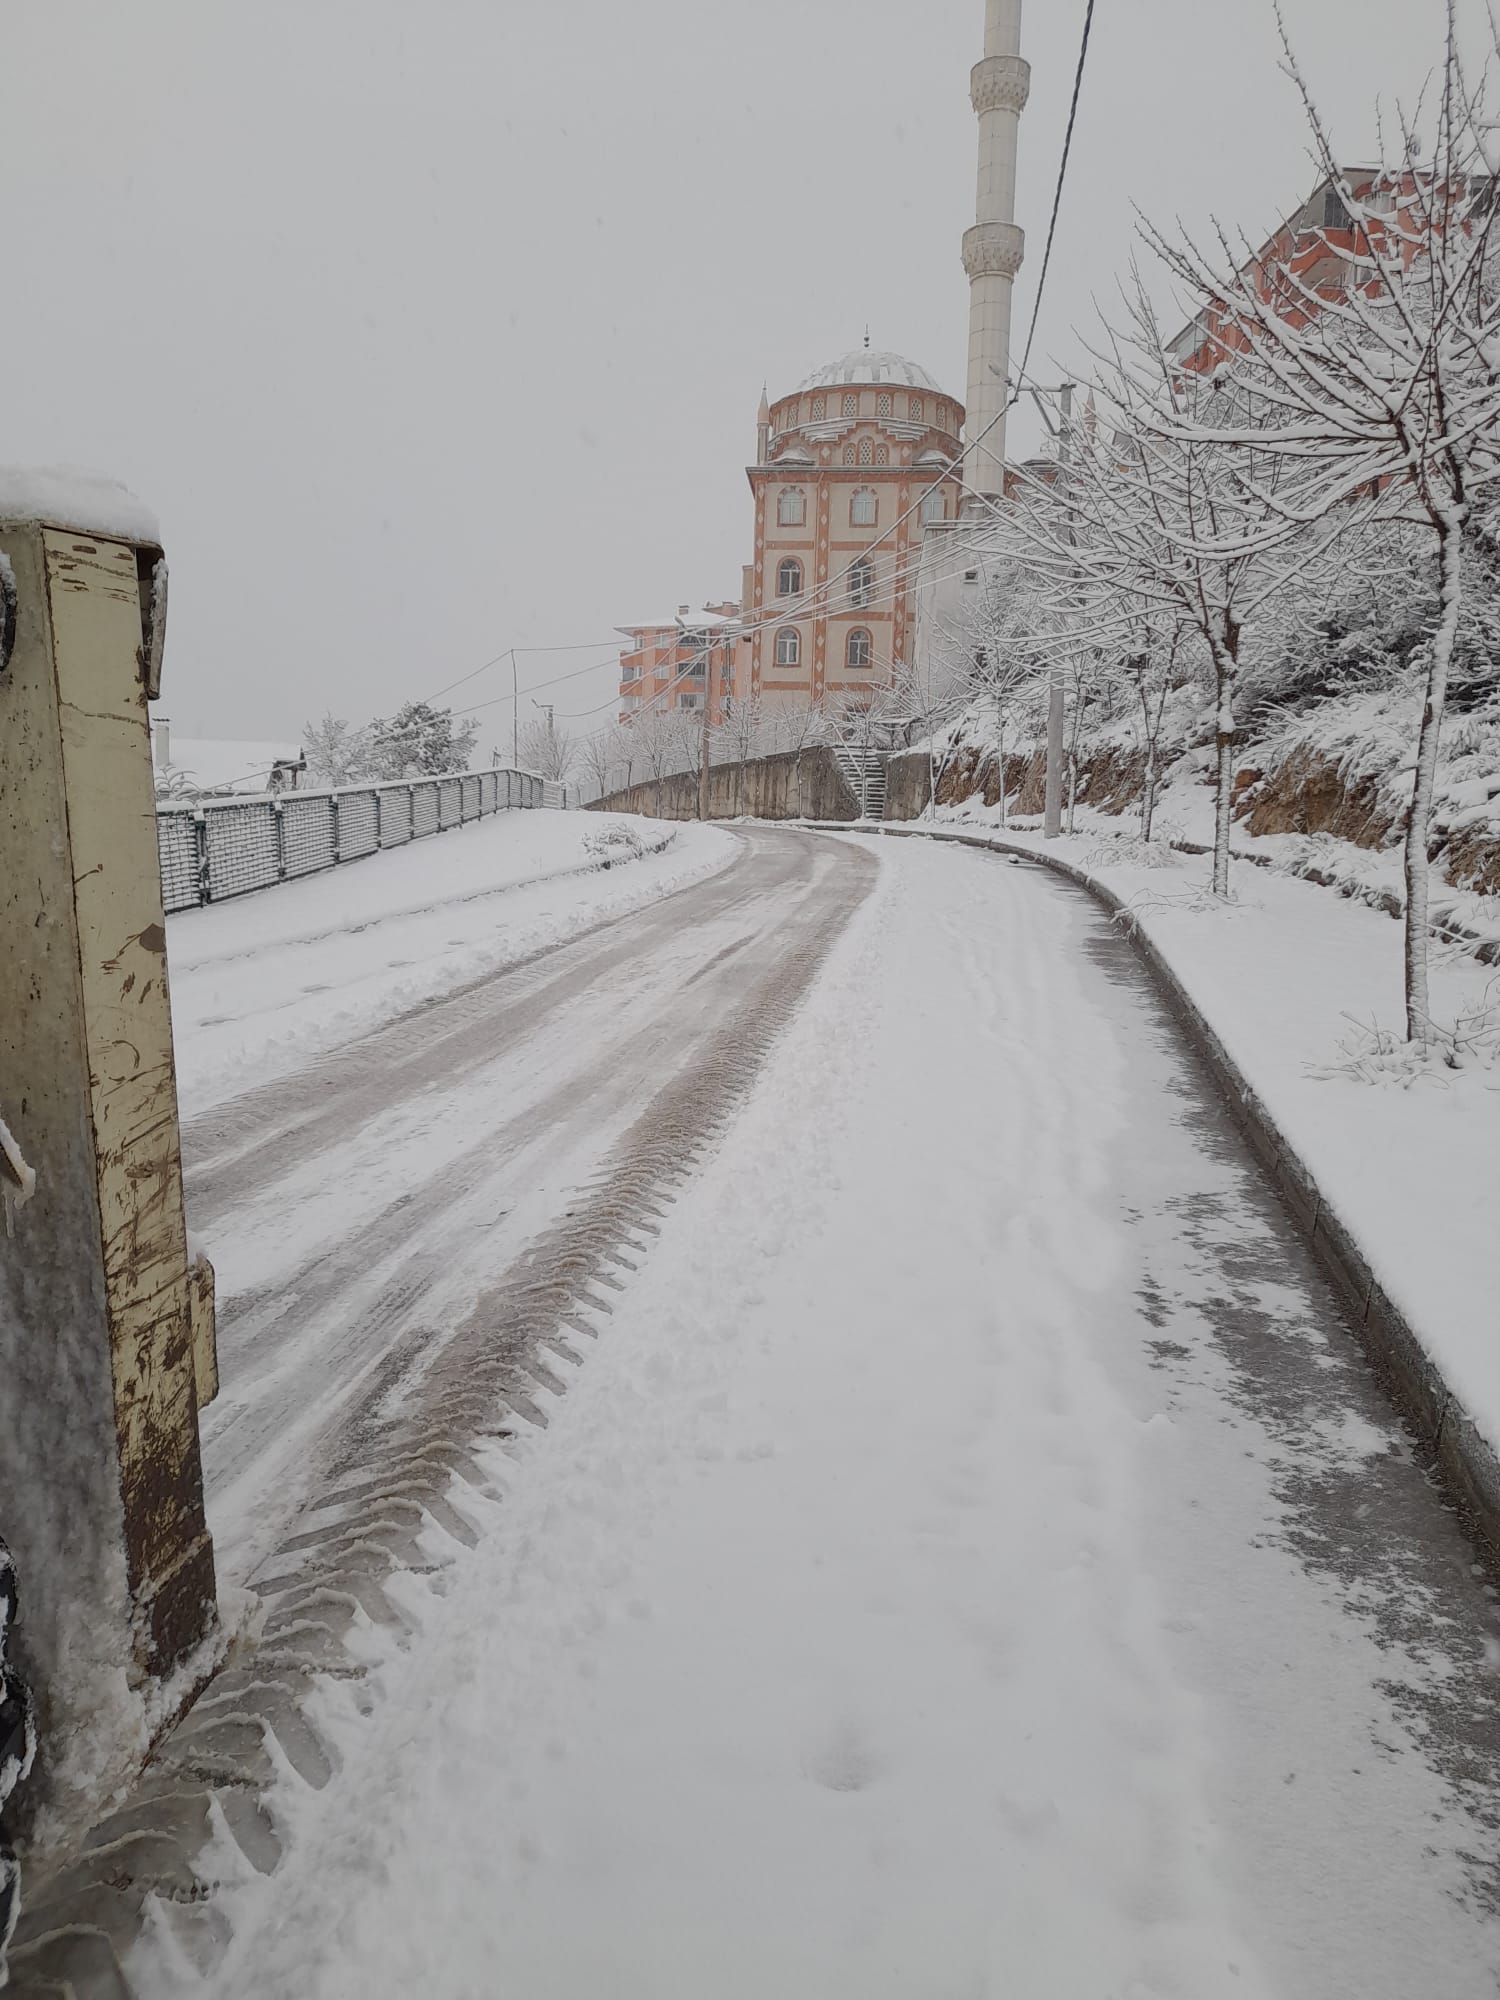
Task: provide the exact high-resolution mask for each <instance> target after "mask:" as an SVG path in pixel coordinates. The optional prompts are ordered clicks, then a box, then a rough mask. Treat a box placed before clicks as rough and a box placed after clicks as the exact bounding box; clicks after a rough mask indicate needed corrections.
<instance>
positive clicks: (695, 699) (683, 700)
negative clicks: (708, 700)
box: [677, 694, 703, 708]
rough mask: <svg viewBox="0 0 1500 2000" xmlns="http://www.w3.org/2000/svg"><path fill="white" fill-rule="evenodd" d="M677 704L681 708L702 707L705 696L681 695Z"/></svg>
mask: <svg viewBox="0 0 1500 2000" xmlns="http://www.w3.org/2000/svg"><path fill="white" fill-rule="evenodd" d="M677 706H678V707H679V708H701V707H702V706H703V697H702V695H701V694H682V695H679V696H678V697H677Z"/></svg>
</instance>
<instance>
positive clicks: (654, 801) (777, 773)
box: [588, 748, 859, 820]
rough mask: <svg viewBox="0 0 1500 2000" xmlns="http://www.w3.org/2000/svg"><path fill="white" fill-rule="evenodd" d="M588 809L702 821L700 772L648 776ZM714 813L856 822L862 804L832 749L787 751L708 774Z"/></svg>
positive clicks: (727, 816)
mask: <svg viewBox="0 0 1500 2000" xmlns="http://www.w3.org/2000/svg"><path fill="white" fill-rule="evenodd" d="M588 810H589V811H590V812H620V813H641V814H643V815H645V816H646V817H647V818H650V819H696V818H697V817H698V773H697V772H696V771H679V772H677V773H675V774H674V775H673V776H672V777H669V778H663V779H661V780H660V782H658V781H657V780H656V779H654V778H648V779H647V780H646V781H645V783H644V784H639V785H632V786H631V787H630V789H629V790H628V791H624V792H612V793H611V794H610V795H609V797H608V798H605V799H596V800H595V801H594V803H593V804H592V805H591V806H590V807H589V808H588ZM708 816H709V818H710V819H741V818H749V819H773V820H774V819H815V820H851V819H858V818H859V806H858V803H857V802H856V800H855V797H854V794H853V793H852V792H851V791H850V789H849V787H848V785H847V784H846V783H845V782H844V775H843V773H842V772H841V771H840V770H839V767H838V764H837V762H836V761H835V759H834V755H833V752H832V751H831V750H827V749H821V748H818V749H811V750H786V751H782V752H781V753H780V755H778V756H775V757H757V758H755V759H754V760H753V761H752V762H750V763H748V764H715V765H714V767H713V769H712V770H711V771H710V772H709V774H708Z"/></svg>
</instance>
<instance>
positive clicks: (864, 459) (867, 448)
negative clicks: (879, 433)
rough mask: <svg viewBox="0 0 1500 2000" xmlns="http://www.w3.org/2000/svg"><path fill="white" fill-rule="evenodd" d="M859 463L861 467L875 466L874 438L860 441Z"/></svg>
mask: <svg viewBox="0 0 1500 2000" xmlns="http://www.w3.org/2000/svg"><path fill="white" fill-rule="evenodd" d="M859 462H860V464H861V465H873V464H874V463H875V440H874V438H861V439H860V441H859Z"/></svg>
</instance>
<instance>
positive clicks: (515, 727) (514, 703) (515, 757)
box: [510, 646, 521, 771]
mask: <svg viewBox="0 0 1500 2000" xmlns="http://www.w3.org/2000/svg"><path fill="white" fill-rule="evenodd" d="M510 767H511V769H512V770H513V771H519V770H520V768H521V690H520V688H519V686H518V685H517V675H516V649H515V647H514V646H512V647H511V649H510Z"/></svg>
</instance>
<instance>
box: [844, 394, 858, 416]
mask: <svg viewBox="0 0 1500 2000" xmlns="http://www.w3.org/2000/svg"><path fill="white" fill-rule="evenodd" d="M844 415H845V416H846V417H857V416H858V415H859V398H858V396H853V395H850V396H846V397H845V398H844Z"/></svg>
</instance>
